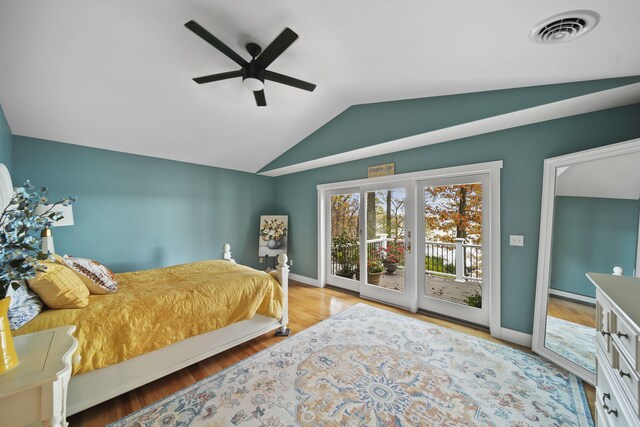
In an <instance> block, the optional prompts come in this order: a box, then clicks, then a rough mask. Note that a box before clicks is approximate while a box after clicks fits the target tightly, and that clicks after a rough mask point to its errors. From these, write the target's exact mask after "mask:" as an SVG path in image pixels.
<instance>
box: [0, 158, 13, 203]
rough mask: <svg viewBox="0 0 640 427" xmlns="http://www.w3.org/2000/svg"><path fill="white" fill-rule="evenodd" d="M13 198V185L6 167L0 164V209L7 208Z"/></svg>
mask: <svg viewBox="0 0 640 427" xmlns="http://www.w3.org/2000/svg"><path fill="white" fill-rule="evenodd" d="M12 196H13V184H11V175H9V170H8V169H7V167H6V166H5V165H4V164H2V163H0V209H4V208H5V207H7V205H8V204H9V202H10V201H11V197H12Z"/></svg>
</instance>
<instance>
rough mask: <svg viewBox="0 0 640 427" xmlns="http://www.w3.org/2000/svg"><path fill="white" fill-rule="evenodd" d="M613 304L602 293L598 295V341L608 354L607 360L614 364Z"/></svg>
mask: <svg viewBox="0 0 640 427" xmlns="http://www.w3.org/2000/svg"><path fill="white" fill-rule="evenodd" d="M611 316H612V311H611V304H610V303H609V300H608V299H607V297H606V296H605V295H604V294H602V293H601V292H599V290H598V292H597V293H596V331H597V332H596V341H597V342H598V344H600V347H601V348H602V349H604V351H605V353H607V358H608V359H609V360H610V361H612V362H613V359H612V355H611Z"/></svg>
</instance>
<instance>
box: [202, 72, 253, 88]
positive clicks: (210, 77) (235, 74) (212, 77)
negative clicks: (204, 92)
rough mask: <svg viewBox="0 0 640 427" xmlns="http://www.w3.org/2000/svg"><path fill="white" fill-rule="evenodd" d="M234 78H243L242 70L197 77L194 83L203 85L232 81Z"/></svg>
mask: <svg viewBox="0 0 640 427" xmlns="http://www.w3.org/2000/svg"><path fill="white" fill-rule="evenodd" d="M234 77H242V70H238V71H227V72H226V73H218V74H210V75H208V76H202V77H196V78H194V79H193V81H194V82H196V83H198V84H199V85H201V84H202V83H210V82H217V81H218V80H225V79H232V78H234Z"/></svg>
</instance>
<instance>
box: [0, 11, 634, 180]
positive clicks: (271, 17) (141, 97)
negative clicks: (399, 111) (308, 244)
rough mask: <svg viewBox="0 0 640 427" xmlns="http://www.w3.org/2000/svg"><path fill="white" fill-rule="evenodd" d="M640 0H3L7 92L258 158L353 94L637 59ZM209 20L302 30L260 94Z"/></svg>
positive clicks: (2, 63)
mask: <svg viewBox="0 0 640 427" xmlns="http://www.w3.org/2000/svg"><path fill="white" fill-rule="evenodd" d="M573 9H591V10H595V11H596V12H598V13H599V14H600V15H601V22H600V24H599V26H598V27H597V28H596V29H594V30H593V31H592V32H591V33H589V34H587V35H586V36H584V37H582V38H579V39H576V40H575V41H572V42H569V43H565V44H561V45H555V46H543V45H539V44H535V43H532V42H531V41H530V40H529V37H528V34H529V31H530V29H531V28H532V27H533V26H534V25H535V24H537V23H538V22H539V21H541V20H542V19H545V18H547V17H549V16H551V15H554V14H556V13H559V12H564V11H568V10H573ZM638 16H640V2H638V1H637V0H617V1H615V2H602V1H597V0H584V1H576V0H567V1H563V2H562V3H561V4H560V3H558V2H557V1H550V0H544V1H537V2H514V1H512V0H486V1H484V2H478V1H474V0H458V1H455V2H435V1H426V0H403V1H400V2H390V1H385V0H351V1H348V0H347V1H345V0H323V1H311V0H298V1H286V0H270V1H265V0H234V1H229V0H227V1H205V0H202V1H195V0H191V1H179V0H173V1H168V0H137V1H131V0H128V1H124V0H110V1H87V0H63V1H55V2H53V1H49V2H42V1H36V0H21V1H15V0H0V103H1V104H2V106H3V108H4V110H5V114H6V116H7V119H8V121H9V124H10V126H11V129H12V132H13V133H14V134H19V135H27V136H32V137H37V138H44V139H51V140H56V141H62V142H67V143H71V144H79V145H85V146H91V147H98V148H106V149H111V150H117V151H123V152H128V153H136V154H144V155H149V156H154V157H160V158H168V159H174V160H181V161H186V162H191V163H199V164H205V165H211V166H219V167H225V168H231V169H238V170H244V171H250V172H254V171H257V170H259V169H260V168H261V167H262V166H264V165H265V164H267V163H268V162H269V161H271V160H272V159H274V158H275V157H277V156H278V155H279V154H281V153H282V152H284V151H285V150H287V149H289V148H290V147H292V146H293V145H295V144H296V143H298V142H299V141H300V140H302V139H303V138H304V137H306V136H307V135H309V134H310V133H312V132H313V131H315V130H316V129H318V128H319V127H320V126H322V125H323V124H325V123H326V122H327V121H328V120H330V119H331V118H333V117H335V116H336V115H338V114H339V113H340V112H342V111H343V110H344V109H345V108H347V107H349V106H350V105H353V104H360V103H369V102H378V101H387V100H396V99H406V98H419V97H429V96H437V95H447V94H454V93H465V92H475V91H485V90H492V89H502V88H510V87H523V86H534V85H541V84H550V83H564V82H572V81H582V80H593V79H601V78H610V77H620V76H630V75H638V74H640V50H639V49H638V46H640V27H639V26H638V25H637V18H638ZM190 19H194V20H196V21H197V22H198V23H200V24H201V25H202V26H204V27H205V28H207V29H208V30H209V31H210V32H212V33H213V34H214V35H216V36H217V37H218V38H220V39H221V40H222V41H224V42H225V43H227V44H228V45H229V46H230V47H232V48H233V49H235V50H236V51H237V52H239V53H240V54H241V55H243V56H244V57H245V58H247V59H249V57H248V55H247V54H246V52H245V51H244V50H243V48H242V46H243V45H244V43H245V42H246V41H248V40H255V41H258V42H259V43H260V44H261V45H262V46H263V47H264V46H265V45H266V44H268V43H269V42H271V40H272V39H273V38H275V37H276V36H277V35H278V34H279V33H280V32H281V31H282V29H283V28H284V27H286V26H288V27H290V28H291V29H293V30H294V31H296V32H297V33H298V34H299V35H300V38H299V39H298V41H296V42H295V43H294V44H293V45H292V46H291V47H290V48H289V49H288V50H287V51H286V52H285V53H284V54H283V55H282V56H281V57H280V58H278V59H277V60H276V61H275V62H274V63H273V64H272V65H271V67H270V68H269V69H270V70H273V71H277V72H280V73H283V74H288V75H291V76H293V77H297V78H300V79H303V80H307V81H310V82H312V83H316V84H317V85H318V87H317V89H316V90H315V92H313V93H308V92H305V91H300V90H297V89H294V88H290V87H287V86H283V85H280V84H277V83H270V82H267V83H266V88H265V92H266V97H267V103H268V106H267V107H266V108H258V107H256V106H255V102H254V100H253V95H252V94H251V92H249V91H247V90H246V89H244V88H243V87H242V85H241V83H240V79H234V80H227V81H223V82H214V83H209V84H207V85H197V84H195V83H194V82H193V81H192V80H191V78H192V77H196V76H201V75H205V74H211V73H216V72H223V71H230V70H235V69H237V68H238V67H237V65H236V64H234V63H233V62H232V61H231V60H229V59H228V58H227V57H225V56H224V55H222V54H221V53H220V52H218V51H216V50H215V49H214V48H213V47H212V46H210V45H208V44H207V43H205V42H204V41H202V40H201V39H199V38H198V37H197V36H195V35H194V34H193V33H191V32H190V31H189V30H187V29H186V28H185V27H184V23H185V22H187V21H188V20H190Z"/></svg>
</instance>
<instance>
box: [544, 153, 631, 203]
mask: <svg viewBox="0 0 640 427" xmlns="http://www.w3.org/2000/svg"><path fill="white" fill-rule="evenodd" d="M560 172H561V174H560V176H559V177H558V178H557V180H556V195H558V196H577V197H604V198H609V199H631V200H638V199H640V152H636V153H631V154H624V155H621V156H613V157H607V158H604V159H598V160H591V161H588V162H581V163H576V164H573V165H571V166H569V167H568V168H567V169H566V170H564V171H560Z"/></svg>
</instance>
